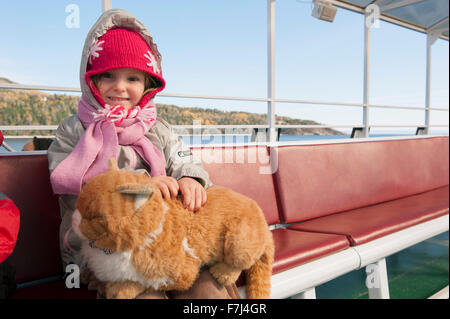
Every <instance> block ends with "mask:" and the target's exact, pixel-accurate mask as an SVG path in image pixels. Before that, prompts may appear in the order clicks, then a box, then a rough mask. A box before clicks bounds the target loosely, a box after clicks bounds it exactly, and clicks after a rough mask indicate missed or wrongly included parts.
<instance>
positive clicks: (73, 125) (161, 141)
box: [48, 9, 212, 269]
mask: <svg viewBox="0 0 450 319" xmlns="http://www.w3.org/2000/svg"><path fill="white" fill-rule="evenodd" d="M112 27H126V28H130V29H133V30H135V31H137V32H139V33H140V34H141V35H142V36H143V37H144V39H146V41H147V42H148V44H149V45H150V47H151V48H152V51H153V53H154V54H155V56H156V57H157V60H158V64H159V66H160V70H161V55H160V54H159V52H158V49H157V47H156V44H154V42H153V39H152V37H151V35H150V33H149V32H148V30H147V29H146V28H145V26H144V25H143V24H142V23H141V22H140V21H138V20H137V19H136V18H135V17H134V16H133V15H131V14H130V13H128V12H125V11H123V10H119V9H112V10H108V11H106V12H105V13H103V15H102V16H101V17H100V18H99V19H98V21H97V22H96V23H95V24H94V26H93V27H92V28H91V30H90V31H89V33H88V35H87V37H86V41H85V44H84V48H83V53H82V57H81V65H80V85H81V92H82V94H83V97H84V98H85V99H86V101H87V102H88V103H89V104H91V105H93V106H95V107H96V108H97V109H100V108H101V106H100V104H99V103H98V102H97V100H96V99H95V97H94V96H93V95H92V93H91V90H90V89H89V86H88V85H87V84H86V83H85V80H84V77H85V72H86V66H87V62H88V59H89V51H90V48H91V46H92V45H93V44H94V43H95V42H96V41H97V39H98V38H99V37H100V36H102V35H103V34H104V33H105V32H106V31H107V30H108V29H110V28H112ZM84 131H85V128H84V127H83V125H82V124H81V122H80V120H79V119H78V117H77V116H76V115H73V116H70V117H68V118H66V119H65V120H63V121H62V122H61V124H60V125H59V127H58V129H57V131H56V133H55V140H54V142H53V143H52V144H51V145H50V147H49V149H48V161H49V170H50V173H51V172H53V170H54V169H55V168H56V166H58V164H59V163H61V162H62V161H63V160H64V159H65V158H66V157H67V156H68V155H69V154H70V152H71V151H72V150H73V149H74V147H75V145H77V143H78V141H79V140H80V138H81V136H82V135H83V134H84ZM145 136H146V137H147V138H148V139H149V140H150V141H151V142H152V143H153V145H155V146H156V147H157V148H158V149H159V150H160V151H161V153H162V154H164V157H165V164H166V174H167V175H168V176H172V177H174V178H175V179H177V180H178V179H180V178H181V177H183V176H188V177H192V178H195V179H196V180H198V181H199V182H200V183H201V184H202V185H203V186H204V187H205V188H208V187H209V186H211V185H212V183H211V181H210V180H209V176H208V173H207V172H206V171H205V170H204V169H203V166H202V164H201V163H199V162H194V160H193V158H192V156H191V155H190V152H189V148H187V147H186V145H185V144H184V143H183V141H182V140H181V139H179V138H178V136H177V135H176V134H174V133H173V130H172V129H171V127H170V125H169V124H168V123H167V122H166V121H164V120H162V119H160V118H157V120H156V123H155V125H154V126H153V127H152V128H151V129H150V130H149V131H148V132H147V133H146V134H145ZM133 153H134V154H133ZM131 157H135V158H136V167H134V170H136V171H138V172H142V173H145V172H148V171H149V168H148V167H147V166H146V164H145V162H144V161H143V160H142V159H141V158H140V157H139V155H138V154H137V153H135V152H134V150H133V149H131V148H130V147H128V146H121V145H119V153H118V156H117V162H118V165H119V167H120V168H123V169H130V162H131ZM76 200H77V196H73V195H64V194H62V195H60V197H59V204H60V211H61V217H62V222H61V226H60V247H61V256H62V260H63V269H65V267H66V265H67V264H69V263H75V264H78V265H79V266H80V267H81V268H83V267H84V266H85V265H84V262H83V261H82V260H81V256H79V254H78V251H79V250H80V248H81V242H80V240H79V239H78V237H77V236H76V235H75V234H74V233H73V232H72V231H70V227H71V225H72V213H73V211H74V210H75V203H76ZM65 236H67V238H66V242H67V243H68V244H69V245H70V248H71V249H72V250H71V251H70V250H67V249H65V248H64V245H63V243H64V237H65Z"/></svg>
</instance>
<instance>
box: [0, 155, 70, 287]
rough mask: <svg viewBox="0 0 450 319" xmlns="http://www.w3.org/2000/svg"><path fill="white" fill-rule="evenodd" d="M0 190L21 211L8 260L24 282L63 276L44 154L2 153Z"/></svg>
mask: <svg viewBox="0 0 450 319" xmlns="http://www.w3.org/2000/svg"><path fill="white" fill-rule="evenodd" d="M0 190H1V191H2V192H3V193H4V194H6V195H7V196H8V197H9V198H10V199H11V200H13V201H14V203H15V204H16V206H17V207H18V208H19V211H20V229H19V235H18V238H17V244H16V247H15V248H14V251H13V253H12V254H11V255H10V256H9V257H8V259H7V261H8V263H10V264H11V265H13V266H14V268H15V269H16V282H17V283H19V284H20V283H23V282H27V281H32V280H37V279H41V278H46V277H52V276H57V275H60V274H61V273H62V264H61V255H60V250H59V224H60V223H61V217H60V213H59V206H58V199H57V197H56V196H55V195H53V191H52V188H51V186H50V179H49V171H48V160H47V154H26V155H24V154H20V155H14V154H1V155H0Z"/></svg>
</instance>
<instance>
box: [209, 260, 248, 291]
mask: <svg viewBox="0 0 450 319" xmlns="http://www.w3.org/2000/svg"><path fill="white" fill-rule="evenodd" d="M209 272H210V273H211V275H212V276H213V277H214V278H215V279H216V280H217V282H218V283H219V284H221V285H222V286H228V285H231V284H234V283H235V282H236V280H237V279H238V278H239V275H240V274H241V269H239V268H234V267H231V266H228V265H227V264H225V263H217V264H214V265H213V266H211V267H210V268H209Z"/></svg>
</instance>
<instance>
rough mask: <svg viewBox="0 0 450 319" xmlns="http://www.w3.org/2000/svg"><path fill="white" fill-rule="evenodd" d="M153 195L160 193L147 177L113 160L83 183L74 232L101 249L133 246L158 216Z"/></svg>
mask: <svg viewBox="0 0 450 319" xmlns="http://www.w3.org/2000/svg"><path fill="white" fill-rule="evenodd" d="M110 165H111V164H110ZM154 190H155V191H154ZM154 198H161V194H160V192H159V190H158V188H157V187H156V186H154V185H152V182H151V179H150V178H149V177H148V176H146V175H144V174H135V173H132V172H128V171H120V170H119V169H118V168H117V164H115V162H114V163H113V164H112V167H110V169H109V170H108V171H107V172H106V173H104V174H101V175H98V176H96V177H94V178H92V179H91V180H89V181H88V182H87V183H86V184H85V185H84V187H83V189H82V191H81V193H80V196H79V197H78V201H77V204H76V208H77V211H75V213H74V215H73V223H72V225H73V226H74V231H75V232H76V233H77V234H78V235H79V236H80V237H81V238H84V239H87V240H89V241H92V242H94V243H95V245H96V247H98V248H107V249H110V250H125V249H130V248H133V247H135V245H136V244H137V243H136V242H137V241H139V240H140V238H141V237H142V236H144V234H145V233H148V232H149V231H150V230H151V229H149V228H151V226H152V224H153V223H152V219H154V218H155V217H158V216H156V215H158V207H159V205H158V200H156V201H154V200H153V199H154ZM149 209H150V210H149ZM144 210H147V211H146V212H144ZM152 212H154V213H152Z"/></svg>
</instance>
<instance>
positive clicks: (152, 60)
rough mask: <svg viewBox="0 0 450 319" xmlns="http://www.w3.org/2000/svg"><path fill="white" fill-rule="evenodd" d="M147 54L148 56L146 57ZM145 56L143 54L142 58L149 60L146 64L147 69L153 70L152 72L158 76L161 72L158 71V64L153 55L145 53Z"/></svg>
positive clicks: (148, 52)
mask: <svg viewBox="0 0 450 319" xmlns="http://www.w3.org/2000/svg"><path fill="white" fill-rule="evenodd" d="M147 54H148V55H147ZM147 54H144V56H145V57H146V58H147V59H149V61H150V62H149V63H147V65H148V66H149V67H151V68H153V72H155V73H158V74H160V73H161V71H160V70H159V67H158V62H157V61H156V59H155V57H154V55H153V54H152V53H151V52H150V51H147Z"/></svg>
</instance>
